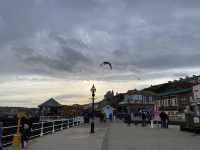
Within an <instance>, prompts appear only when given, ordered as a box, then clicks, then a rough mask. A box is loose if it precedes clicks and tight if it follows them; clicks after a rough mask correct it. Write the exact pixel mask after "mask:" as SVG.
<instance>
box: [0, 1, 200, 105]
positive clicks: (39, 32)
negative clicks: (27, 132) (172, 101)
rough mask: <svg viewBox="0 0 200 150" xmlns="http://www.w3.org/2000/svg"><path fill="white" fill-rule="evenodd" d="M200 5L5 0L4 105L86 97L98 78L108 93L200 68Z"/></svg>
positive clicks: (0, 62) (0, 95)
mask: <svg viewBox="0 0 200 150" xmlns="http://www.w3.org/2000/svg"><path fill="white" fill-rule="evenodd" d="M199 8H200V0H0V52H1V53H0V106H26V107H36V106H37V105H38V104H40V103H42V102H44V101H46V100H48V99H49V98H51V97H54V98H55V99H56V100H58V101H59V102H60V103H62V104H74V103H79V104H85V103H89V102H90V101H91V100H90V97H91V92H90V88H91V86H92V84H93V83H94V84H95V86H96V88H97V93H96V97H97V100H101V99H102V98H103V95H104V94H105V92H107V91H108V90H114V91H115V92H126V91H127V90H129V89H134V88H138V89H141V88H144V87H148V86H150V85H155V84H159V83H163V82H167V81H169V80H174V79H178V78H179V77H184V76H186V75H188V76H189V75H193V74H196V75H199V70H200V67H199V66H200V9H199ZM103 61H110V62H112V65H113V70H110V69H109V68H108V67H106V66H105V67H100V65H99V64H101V63H102V62H103ZM139 79H140V80H139Z"/></svg>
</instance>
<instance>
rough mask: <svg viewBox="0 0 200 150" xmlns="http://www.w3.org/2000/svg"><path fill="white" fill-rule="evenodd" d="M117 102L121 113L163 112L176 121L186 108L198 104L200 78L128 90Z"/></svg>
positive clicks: (188, 78)
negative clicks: (141, 110)
mask: <svg viewBox="0 0 200 150" xmlns="http://www.w3.org/2000/svg"><path fill="white" fill-rule="evenodd" d="M123 95H124V99H123V100H122V101H121V102H119V106H120V109H121V111H128V109H129V111H131V112H133V113H135V112H138V110H140V109H145V110H150V111H151V110H153V109H155V107H156V108H158V109H159V110H162V111H165V112H166V113H167V114H168V115H169V117H170V120H176V119H177V114H179V113H183V112H184V110H185V108H186V106H190V104H192V103H194V102H200V76H192V77H185V78H180V79H179V80H174V81H169V82H168V83H164V84H160V85H155V86H151V87H149V88H146V89H143V90H136V89H135V90H129V91H128V92H127V93H124V94H123Z"/></svg>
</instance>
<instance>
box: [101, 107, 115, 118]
mask: <svg viewBox="0 0 200 150" xmlns="http://www.w3.org/2000/svg"><path fill="white" fill-rule="evenodd" d="M102 112H103V113H104V114H105V115H106V118H107V119H109V117H110V115H112V116H113V108H112V107H111V106H110V105H106V106H104V107H103V108H102Z"/></svg>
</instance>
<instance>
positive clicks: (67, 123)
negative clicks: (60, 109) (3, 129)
mask: <svg viewBox="0 0 200 150" xmlns="http://www.w3.org/2000/svg"><path fill="white" fill-rule="evenodd" d="M67 128H68V129H69V119H67Z"/></svg>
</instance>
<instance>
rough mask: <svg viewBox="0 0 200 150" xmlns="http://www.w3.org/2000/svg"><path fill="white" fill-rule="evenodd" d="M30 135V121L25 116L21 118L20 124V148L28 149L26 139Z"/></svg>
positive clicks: (27, 139)
mask: <svg viewBox="0 0 200 150" xmlns="http://www.w3.org/2000/svg"><path fill="white" fill-rule="evenodd" d="M30 136H31V123H30V122H29V120H28V119H27V118H23V119H22V126H21V149H22V150H28V141H29V138H30Z"/></svg>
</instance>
